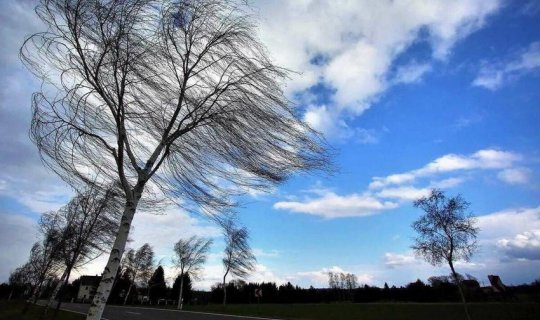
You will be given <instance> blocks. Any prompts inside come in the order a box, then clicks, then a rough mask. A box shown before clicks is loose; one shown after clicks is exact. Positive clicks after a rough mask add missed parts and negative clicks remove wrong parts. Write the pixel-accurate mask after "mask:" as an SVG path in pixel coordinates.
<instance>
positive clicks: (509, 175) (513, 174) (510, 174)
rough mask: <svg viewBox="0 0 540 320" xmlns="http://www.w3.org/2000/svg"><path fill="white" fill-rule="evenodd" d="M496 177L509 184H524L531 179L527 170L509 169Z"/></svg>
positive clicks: (529, 171) (520, 168)
mask: <svg viewBox="0 0 540 320" xmlns="http://www.w3.org/2000/svg"><path fill="white" fill-rule="evenodd" d="M497 177H498V178H499V179H501V180H502V181H504V182H506V183H509V184H526V183H528V182H529V179H530V177H531V170H530V169H528V168H522V167H519V168H509V169H505V170H503V171H501V172H499V174H497Z"/></svg>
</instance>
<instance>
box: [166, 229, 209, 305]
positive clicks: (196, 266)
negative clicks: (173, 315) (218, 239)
mask: <svg viewBox="0 0 540 320" xmlns="http://www.w3.org/2000/svg"><path fill="white" fill-rule="evenodd" d="M211 245H212V240H210V239H203V238H199V237H197V236H192V237H191V238H189V239H187V240H184V239H180V240H178V242H177V243H176V244H175V245H174V254H175V257H174V259H173V261H174V264H175V265H176V267H177V268H178V269H179V270H180V294H179V296H178V306H177V309H179V310H182V308H183V296H182V293H183V289H184V278H185V275H189V276H190V277H191V278H193V279H195V278H197V276H198V273H199V272H200V270H201V268H202V266H203V265H204V263H205V262H206V259H207V257H208V250H210V246H211Z"/></svg>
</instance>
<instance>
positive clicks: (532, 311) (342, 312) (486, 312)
mask: <svg viewBox="0 0 540 320" xmlns="http://www.w3.org/2000/svg"><path fill="white" fill-rule="evenodd" d="M469 307H470V314H471V318H472V319H473V320H483V319H486V320H488V319H489V320H497V319H500V320H517V319H535V320H537V319H540V304H538V303H473V304H470V305H469ZM187 310H191V311H202V312H216V313H228V314H236V315H251V316H260V317H275V318H282V319H313V320H319V319H321V320H323V319H325V320H327V319H333V320H340V319H343V320H352V319H362V320H370V319H374V320H375V319H377V320H380V319H396V320H398V319H399V320H409V319H410V320H421V319H426V320H428V319H429V320H432V319H435V320H446V319H448V320H450V319H451V320H455V319H464V318H465V316H464V312H463V307H462V306H461V305H460V304H456V303H362V304H360V303H350V304H345V303H340V304H338V303H335V304H289V305H285V304H261V305H256V304H251V305H228V306H225V307H224V306H222V305H207V306H190V307H189V308H187Z"/></svg>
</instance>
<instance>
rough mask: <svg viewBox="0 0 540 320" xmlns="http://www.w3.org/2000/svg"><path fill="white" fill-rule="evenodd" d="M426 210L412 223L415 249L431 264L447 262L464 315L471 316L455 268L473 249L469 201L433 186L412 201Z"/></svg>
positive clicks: (473, 233)
mask: <svg viewBox="0 0 540 320" xmlns="http://www.w3.org/2000/svg"><path fill="white" fill-rule="evenodd" d="M414 206H415V207H417V208H420V209H422V210H423V211H424V212H425V214H424V215H422V216H421V217H420V218H419V219H418V220H416V221H415V222H414V223H413V225H412V227H413V229H414V230H415V231H416V232H417V237H416V238H415V241H414V242H415V243H414V245H413V246H412V248H413V249H414V251H415V253H416V254H417V255H419V256H421V257H423V258H424V259H425V260H426V261H428V262H429V263H431V264H432V265H441V264H442V263H447V264H448V265H449V266H450V270H451V271H452V276H453V278H454V281H455V282H456V284H457V286H458V288H459V293H460V296H461V301H462V302H463V307H464V309H465V315H466V317H467V319H470V318H471V317H470V315H469V311H468V308H467V302H466V300H465V295H464V293H463V288H462V286H461V282H460V279H459V276H458V274H457V272H456V270H455V268H454V263H455V262H456V261H458V260H462V259H463V260H466V261H468V260H469V259H470V257H471V256H472V254H473V252H474V250H475V249H476V236H477V234H478V230H479V229H478V228H477V227H475V220H474V218H473V217H472V216H471V214H470V213H468V212H467V210H468V208H469V203H468V202H467V201H465V200H464V199H463V198H462V197H461V196H459V195H458V196H456V197H451V198H447V197H446V196H445V195H444V193H443V192H442V191H441V190H437V189H433V190H432V191H431V193H430V195H429V196H427V197H422V198H420V199H418V200H416V201H415V202H414Z"/></svg>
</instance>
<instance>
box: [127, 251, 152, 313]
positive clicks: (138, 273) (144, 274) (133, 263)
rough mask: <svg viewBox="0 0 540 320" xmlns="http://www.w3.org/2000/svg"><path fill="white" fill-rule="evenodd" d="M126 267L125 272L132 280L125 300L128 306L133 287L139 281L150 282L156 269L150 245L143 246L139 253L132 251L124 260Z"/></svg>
mask: <svg viewBox="0 0 540 320" xmlns="http://www.w3.org/2000/svg"><path fill="white" fill-rule="evenodd" d="M124 265H125V268H126V271H125V272H127V273H128V274H129V278H130V279H131V280H132V282H131V283H130V284H129V288H128V291H127V294H126V297H125V298H124V304H126V303H127V300H128V298H129V295H130V293H131V289H132V288H133V285H134V284H135V283H136V282H137V281H138V282H140V283H147V282H148V280H150V277H151V276H152V270H153V269H154V250H153V249H152V247H151V246H150V245H149V244H148V243H145V244H143V245H142V246H141V247H140V248H139V249H138V250H137V251H135V250H134V249H130V250H128V252H127V253H126V257H125V258H124Z"/></svg>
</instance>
